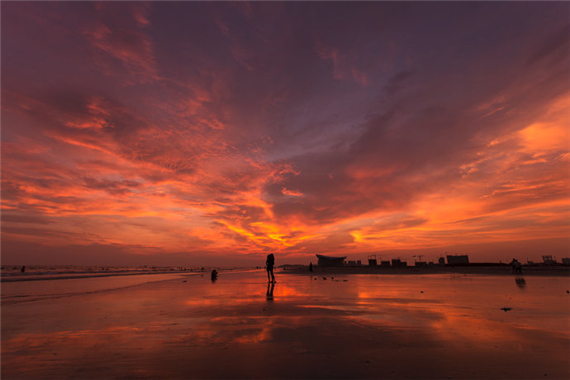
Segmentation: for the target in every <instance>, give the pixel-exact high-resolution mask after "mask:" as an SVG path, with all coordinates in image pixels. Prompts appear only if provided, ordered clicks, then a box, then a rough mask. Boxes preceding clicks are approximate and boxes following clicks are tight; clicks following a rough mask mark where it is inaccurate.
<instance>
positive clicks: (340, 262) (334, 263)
mask: <svg viewBox="0 0 570 380" xmlns="http://www.w3.org/2000/svg"><path fill="white" fill-rule="evenodd" d="M316 256H317V259H319V263H318V265H319V266H320V267H342V266H344V260H345V259H346V256H342V257H339V256H324V255H316Z"/></svg>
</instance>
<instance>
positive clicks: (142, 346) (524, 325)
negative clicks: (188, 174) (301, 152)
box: [2, 270, 570, 379]
mask: <svg viewBox="0 0 570 380" xmlns="http://www.w3.org/2000/svg"><path fill="white" fill-rule="evenodd" d="M333 277H334V278H333ZM56 281H59V280H54V281H52V282H56ZM69 281H75V284H77V285H78V286H79V287H80V284H81V281H83V280H80V279H76V280H69ZM44 282H45V281H44ZM38 283H40V282H39V281H38ZM71 284H73V283H71ZM569 289H570V286H569V280H568V278H566V277H549V276H535V277H525V278H524V281H520V280H519V281H518V282H517V281H515V277H514V276H508V275H503V276H489V275H478V274H432V275H416V276H406V275H371V274H363V275H359V274H350V275H339V274H334V275H330V274H329V275H323V274H319V275H318V276H308V275H293V274H285V273H283V272H281V273H277V284H275V286H274V289H273V295H270V294H269V295H268V293H271V287H270V286H268V283H267V278H266V276H265V273H264V272H263V271H262V270H259V271H254V272H244V273H237V272H221V273H220V276H219V279H218V281H216V282H215V283H212V282H211V281H210V278H209V276H208V275H207V274H204V275H203V276H200V275H199V274H193V275H187V276H180V277H174V278H173V279H171V280H167V281H160V282H156V281H155V282H151V283H146V284H141V285H137V286H130V287H123V288H120V289H115V290H112V289H106V290H105V291H100V292H99V291H97V292H89V293H76V294H75V295H70V296H56V297H53V298H39V299H36V300H34V301H30V302H10V303H6V304H3V306H2V379H70V378H72V379H117V378H119V379H125V378H145V379H165V378H166V379H196V378H198V379H230V378H232V379H235V378H238V379H275V378H278V379H313V378H315V379H317V378H318V379H330V378H346V379H358V378H371V379H448V378H451V379H539V378H540V379H568V378H570V359H569V358H570V333H569V331H570V330H569V327H570V326H569V315H570V308H569V306H570V294H569V293H567V290H569ZM502 308H507V309H508V310H507V311H505V310H503V309H502ZM509 308H510V309H509Z"/></svg>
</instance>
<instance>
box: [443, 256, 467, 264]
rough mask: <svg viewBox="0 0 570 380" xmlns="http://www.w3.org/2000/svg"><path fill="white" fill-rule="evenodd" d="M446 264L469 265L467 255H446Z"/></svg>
mask: <svg viewBox="0 0 570 380" xmlns="http://www.w3.org/2000/svg"><path fill="white" fill-rule="evenodd" d="M447 263H448V264H449V265H455V264H469V256H468V255H453V256H452V255H447Z"/></svg>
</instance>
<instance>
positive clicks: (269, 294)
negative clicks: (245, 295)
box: [265, 281, 275, 301]
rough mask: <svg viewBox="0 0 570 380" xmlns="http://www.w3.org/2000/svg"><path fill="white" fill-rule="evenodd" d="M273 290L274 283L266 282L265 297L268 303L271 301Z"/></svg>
mask: <svg viewBox="0 0 570 380" xmlns="http://www.w3.org/2000/svg"><path fill="white" fill-rule="evenodd" d="M273 288H275V282H273V281H267V293H266V294H265V295H266V299H267V300H268V301H273Z"/></svg>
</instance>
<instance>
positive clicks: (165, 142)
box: [1, 2, 570, 263]
mask: <svg viewBox="0 0 570 380" xmlns="http://www.w3.org/2000/svg"><path fill="white" fill-rule="evenodd" d="M1 6H2V256H3V257H2V259H3V261H5V262H19V260H20V261H23V260H24V259H23V258H24V257H25V260H24V261H26V262H34V260H35V262H43V261H46V260H47V258H48V257H49V258H50V259H52V261H53V262H58V263H64V261H66V260H67V262H85V263H90V262H94V261H96V259H97V258H99V259H101V258H105V260H107V261H110V262H111V263H112V262H113V260H115V259H116V260H119V259H117V258H118V257H119V256H120V257H126V258H128V257H135V256H134V255H143V256H145V257H146V258H148V260H149V262H155V261H156V262H160V260H161V258H166V257H176V258H179V259H180V260H181V262H182V261H184V260H186V259H188V262H199V261H200V260H203V259H205V258H209V259H211V260H214V261H215V260H220V262H226V263H238V262H245V261H247V260H251V262H253V261H254V260H259V257H262V256H264V255H266V254H267V253H268V252H276V253H277V254H278V255H280V257H287V258H289V259H291V260H293V261H295V260H294V259H295V258H298V259H299V260H301V259H304V258H308V257H313V255H314V254H315V253H328V254H349V255H350V254H355V253H365V252H382V251H384V250H413V249H424V248H425V249H427V248H432V249H433V248H439V247H442V249H443V247H450V246H457V245H462V244H474V245H476V244H486V246H487V247H492V246H493V244H503V247H504V244H505V242H519V243H520V242H524V241H527V240H528V241H533V242H534V243H533V244H538V245H537V247H536V251H537V255H538V254H539V253H543V252H540V241H551V240H553V239H554V240H556V241H558V242H560V241H561V242H562V243H561V245H560V246H561V247H562V248H563V249H564V247H565V249H566V251H564V250H563V251H561V252H557V253H558V254H560V255H568V252H569V251H570V249H569V248H568V247H569V246H570V244H569V241H570V240H568V239H569V237H570V228H569V220H570V196H569V194H570V185H569V174H570V170H569V168H570V166H569V163H570V154H569V151H570V132H569V131H570V129H569V127H570V125H569V124H570V122H569V111H568V110H569V109H570V86H569V84H570V80H569V78H570V76H569V75H570V74H569V72H570V71H569V70H570V59H569V56H570V49H569V46H570V37H569V36H570V29H569V24H570V20H569V17H568V14H570V13H569V12H570V3H567V2H546V3H540V2H502V3H492V2H474V3H471V2H469V3H467V2H434V3H429V2H428V3H410V2H403V3H395V2H362V3H348V2H346V3H345V2H328V3H327V2H324V3H323V2H292V3H281V2H251V3H248V2H235V3H227V2H149V3H141V2H101V3H94V2H3V3H2V5H1ZM561 239H562V240H561ZM536 242H538V243H536ZM471 253H472V254H475V255H476V254H477V252H476V251H474V252H471ZM121 255H122V256H121ZM137 257H140V256H137ZM486 258H487V259H488V258H489V256H488V257H486ZM125 260H126V259H125ZM153 260H154V261H153ZM223 260H225V261H223ZM244 260H245V261H244ZM47 261H49V260H47ZM47 261H46V262H47ZM117 262H118V261H117Z"/></svg>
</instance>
